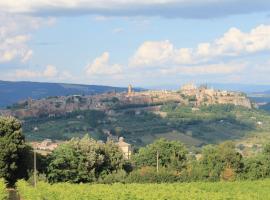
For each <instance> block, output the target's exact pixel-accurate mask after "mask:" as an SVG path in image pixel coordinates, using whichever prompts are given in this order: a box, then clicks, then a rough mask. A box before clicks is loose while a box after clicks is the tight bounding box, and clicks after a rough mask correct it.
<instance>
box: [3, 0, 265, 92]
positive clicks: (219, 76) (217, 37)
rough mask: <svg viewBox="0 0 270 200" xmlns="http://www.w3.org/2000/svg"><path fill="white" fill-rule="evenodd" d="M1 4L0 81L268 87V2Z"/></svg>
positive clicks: (43, 0) (58, 0) (60, 0)
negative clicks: (188, 83)
mask: <svg viewBox="0 0 270 200" xmlns="http://www.w3.org/2000/svg"><path fill="white" fill-rule="evenodd" d="M29 2H30V1H27V0H21V2H17V1H16V0H11V1H9V2H6V1H2V0H0V11H1V14H0V43H1V44H0V70H1V73H0V79H1V80H13V81H19V80H27V81H42V82H66V83H82V84H102V85H114V86H126V85H127V84H129V83H132V84H133V85H135V86H140V87H156V86H166V85H168V86H172V85H180V84H182V83H184V82H196V83H205V82H206V83H212V82H215V83H242V84H243V83H244V84H270V78H269V75H268V74H269V73H270V56H269V55H270V2H269V1H267V0H258V1H256V2H254V1H249V0H247V1H244V0H235V1H228V0H226V1H225V0H205V1H202V0H189V1H188V0H152V1H147V0H145V1H142V0H138V1H133V0H129V1H128V0H127V1H122V0H113V1H109V0H101V1H95V0H65V1H64V0H54V1H52V0H33V1H31V3H29Z"/></svg>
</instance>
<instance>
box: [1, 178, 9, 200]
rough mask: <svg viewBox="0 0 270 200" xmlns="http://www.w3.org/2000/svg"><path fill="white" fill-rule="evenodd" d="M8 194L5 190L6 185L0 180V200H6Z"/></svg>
mask: <svg viewBox="0 0 270 200" xmlns="http://www.w3.org/2000/svg"><path fill="white" fill-rule="evenodd" d="M7 197H8V193H7V190H6V184H5V182H4V180H3V179H0V200H6V199H7Z"/></svg>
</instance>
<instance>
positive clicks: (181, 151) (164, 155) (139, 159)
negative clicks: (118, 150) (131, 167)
mask: <svg viewBox="0 0 270 200" xmlns="http://www.w3.org/2000/svg"><path fill="white" fill-rule="evenodd" d="M157 153H158V157H159V165H160V166H162V167H173V168H176V169H178V170H181V169H182V168H183V167H184V165H185V163H186V154H187V149H186V147H185V146H184V145H183V144H182V143H181V142H179V141H168V140H166V139H159V140H156V141H155V142H154V143H152V144H150V145H148V146H146V147H143V148H141V149H140V150H139V152H138V153H137V154H136V155H134V158H133V159H134V162H135V163H136V165H137V166H138V167H142V166H156V163H157Z"/></svg>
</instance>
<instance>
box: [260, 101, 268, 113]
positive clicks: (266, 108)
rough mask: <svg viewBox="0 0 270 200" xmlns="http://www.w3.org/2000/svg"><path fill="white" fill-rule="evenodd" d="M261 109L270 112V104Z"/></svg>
mask: <svg viewBox="0 0 270 200" xmlns="http://www.w3.org/2000/svg"><path fill="white" fill-rule="evenodd" d="M260 108H261V109H263V110H265V111H268V112H270V103H267V104H265V105H263V106H260Z"/></svg>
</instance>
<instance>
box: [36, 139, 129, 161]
mask: <svg viewBox="0 0 270 200" xmlns="http://www.w3.org/2000/svg"><path fill="white" fill-rule="evenodd" d="M107 140H108V141H113V142H114V143H115V144H116V145H117V146H119V148H120V149H121V151H122V152H123V155H124V157H125V158H126V159H130V156H131V153H132V149H131V145H130V144H129V143H127V142H125V140H124V138H123V137H119V138H118V137H117V136H114V137H110V138H109V137H108V139H107ZM61 143H63V142H53V141H52V140H51V139H45V140H43V141H42V142H31V146H32V147H33V149H35V150H36V151H38V152H39V153H41V154H49V153H51V152H52V151H53V150H55V149H56V148H57V147H58V146H59V145H60V144H61Z"/></svg>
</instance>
